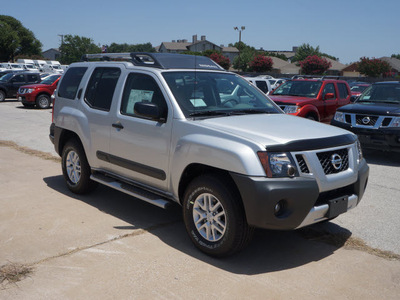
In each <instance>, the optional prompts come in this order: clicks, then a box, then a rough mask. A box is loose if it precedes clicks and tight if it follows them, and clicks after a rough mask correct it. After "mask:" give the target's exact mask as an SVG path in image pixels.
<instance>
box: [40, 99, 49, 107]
mask: <svg viewBox="0 0 400 300" xmlns="http://www.w3.org/2000/svg"><path fill="white" fill-rule="evenodd" d="M39 105H40V107H47V105H48V101H47V99H46V98H45V97H41V98H40V99H39Z"/></svg>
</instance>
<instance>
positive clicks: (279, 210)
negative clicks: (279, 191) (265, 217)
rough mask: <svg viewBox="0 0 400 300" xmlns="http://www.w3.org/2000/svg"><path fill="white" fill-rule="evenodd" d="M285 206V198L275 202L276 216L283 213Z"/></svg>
mask: <svg viewBox="0 0 400 300" xmlns="http://www.w3.org/2000/svg"><path fill="white" fill-rule="evenodd" d="M284 206H285V203H284V201H283V200H280V201H279V202H277V203H276V204H275V207H274V214H275V216H280V215H282V213H283V210H284Z"/></svg>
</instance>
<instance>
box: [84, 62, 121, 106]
mask: <svg viewBox="0 0 400 300" xmlns="http://www.w3.org/2000/svg"><path fill="white" fill-rule="evenodd" d="M120 74H121V70H120V69H119V68H96V69H95V70H94V71H93V74H92V77H91V78H90V81H89V84H88V87H87V89H86V94H85V102H86V103H88V104H89V105H90V106H91V107H92V108H96V109H101V110H106V111H109V110H110V107H111V102H112V98H113V95H114V90H115V86H116V85H117V81H118V78H119V76H120Z"/></svg>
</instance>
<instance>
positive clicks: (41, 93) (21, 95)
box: [17, 74, 61, 108]
mask: <svg viewBox="0 0 400 300" xmlns="http://www.w3.org/2000/svg"><path fill="white" fill-rule="evenodd" d="M60 77H61V75H60V74H54V75H50V76H48V77H46V78H45V79H43V80H42V81H41V82H40V83H38V84H30V85H24V86H21V87H20V88H19V89H18V93H17V99H18V101H21V102H22V104H23V105H24V106H26V107H32V106H34V105H36V107H38V108H49V107H50V104H51V95H52V94H53V92H54V90H55V89H56V88H57V84H58V81H59V80H60Z"/></svg>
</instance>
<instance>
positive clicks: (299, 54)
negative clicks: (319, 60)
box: [292, 43, 338, 62]
mask: <svg viewBox="0 0 400 300" xmlns="http://www.w3.org/2000/svg"><path fill="white" fill-rule="evenodd" d="M313 55H317V56H319V57H322V56H325V57H328V58H330V59H333V60H338V58H337V57H334V56H332V55H329V54H326V53H322V52H321V51H319V46H317V47H316V48H314V47H313V46H311V45H310V44H306V43H304V44H302V45H300V46H299V47H298V48H297V51H296V55H295V56H294V57H293V59H292V62H300V61H302V60H305V59H306V58H307V57H308V56H313Z"/></svg>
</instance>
